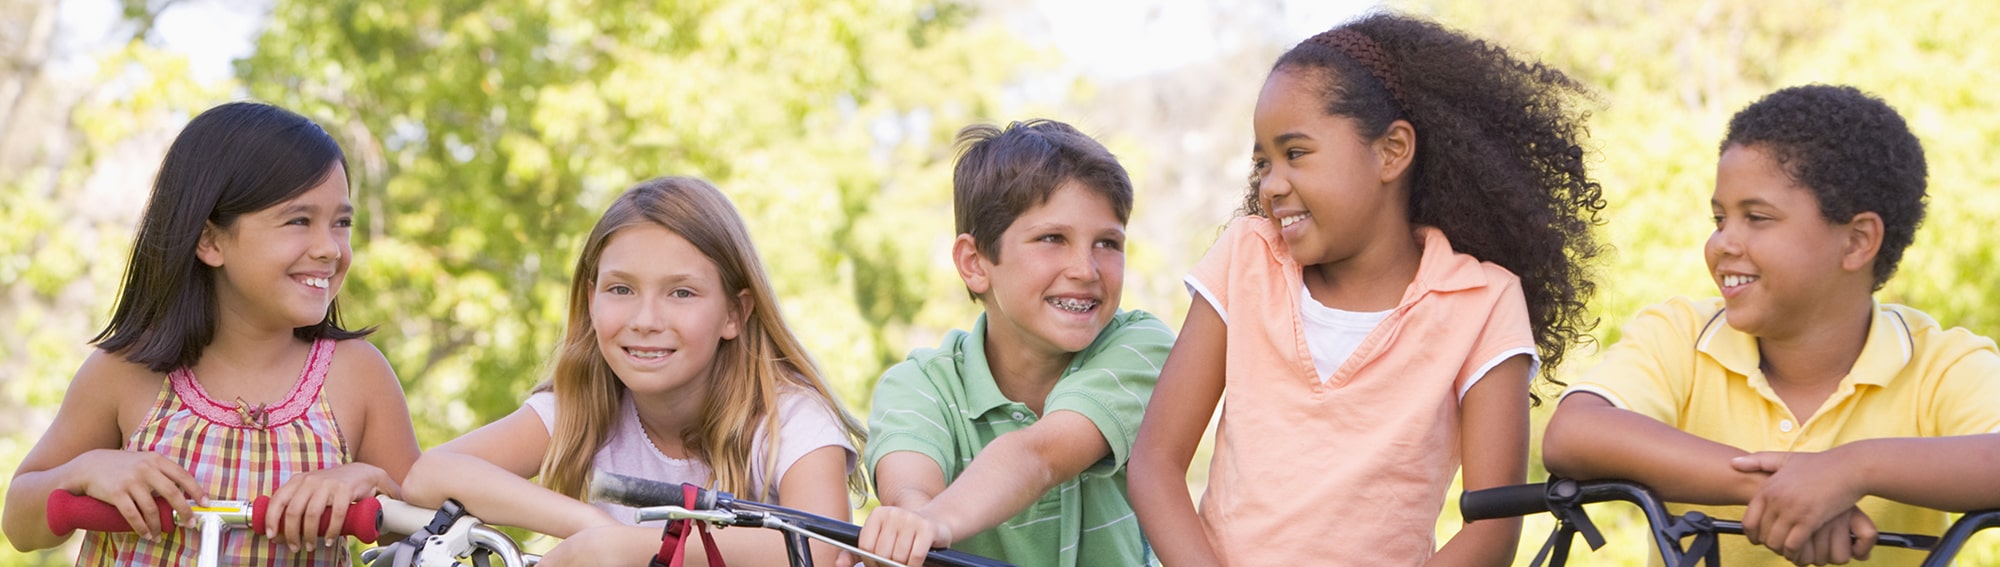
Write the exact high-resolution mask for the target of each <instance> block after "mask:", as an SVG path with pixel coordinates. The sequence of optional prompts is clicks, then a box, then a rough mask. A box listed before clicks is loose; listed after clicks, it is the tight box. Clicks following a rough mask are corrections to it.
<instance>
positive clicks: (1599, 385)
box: [1563, 299, 1701, 427]
mask: <svg viewBox="0 0 2000 567" xmlns="http://www.w3.org/2000/svg"><path fill="white" fill-rule="evenodd" d="M1695 315H1696V314H1695V313H1694V310H1693V306H1692V305H1691V304H1689V303H1688V302H1687V301H1686V300H1682V299H1676V300H1674V301H1669V302H1667V303H1661V304H1657V305H1653V306H1650V307H1647V308H1646V309H1644V310H1642V311H1640V312H1639V314H1638V315H1637V316H1635V317H1633V318H1632V322H1630V323H1627V324H1626V325H1625V329H1624V337H1623V338H1620V339H1619V340H1618V342H1617V343H1616V344H1613V345H1611V348H1609V349H1606V351H1605V353H1604V361H1603V362H1601V363H1599V364H1598V365H1597V366H1596V367H1594V368H1591V369H1590V370H1589V371H1588V372H1585V373H1584V375H1583V377H1582V378H1581V379H1578V380H1577V381H1576V382H1575V383H1574V384H1572V385H1571V386H1570V387H1569V390H1568V391H1565V392H1563V396H1564V397H1568V396H1569V395H1570V394H1574V393H1577V392H1589V393H1592V394H1596V395H1598V396H1601V397H1603V398H1604V399H1606V400H1609V401H1610V402H1611V404H1612V405H1614V406H1617V407H1619V408H1622V409H1625V410H1629V411H1632V412H1635V413H1639V414H1641V415H1645V416H1647V417H1651V418H1653V419H1655V420H1658V421H1660V422H1662V423H1666V424H1668V425H1673V426H1675V427H1680V425H1679V423H1680V417H1681V416H1680V408H1681V407H1682V406H1684V405H1685V404H1684V403H1683V402H1684V401H1685V400H1686V399H1687V397H1688V396H1689V394H1690V393H1689V384H1690V383H1692V382H1693V380H1694V368H1693V365H1692V361H1693V359H1694V356H1695V344H1694V341H1695V337H1696V335H1697V334H1698V333H1699V331H1700V328H1701V327H1700V323H1697V322H1695V321H1694V319H1695Z"/></svg>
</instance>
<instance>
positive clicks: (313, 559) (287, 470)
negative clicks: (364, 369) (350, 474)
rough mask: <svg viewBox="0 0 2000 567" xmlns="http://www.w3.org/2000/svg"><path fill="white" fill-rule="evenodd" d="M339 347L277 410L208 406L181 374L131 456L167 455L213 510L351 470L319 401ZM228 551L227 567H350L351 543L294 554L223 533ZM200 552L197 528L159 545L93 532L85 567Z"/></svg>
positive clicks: (321, 351)
mask: <svg viewBox="0 0 2000 567" xmlns="http://www.w3.org/2000/svg"><path fill="white" fill-rule="evenodd" d="M333 346H334V341H333V340H331V339H320V340H318V341H315V342H314V343H313V345H312V352H311V354H309V355H307V356H306V365H305V370H304V371H303V372H301V375H300V376H299V379H298V382H297V384H296V385H294V386H293V387H292V390H291V392H289V393H287V394H286V395H285V398H284V400H282V401H280V402H278V403H276V404H272V405H270V406H248V405H246V404H243V403H241V401H242V400H240V399H239V400H237V402H235V403H232V402H217V401H215V400H212V399H209V397H208V392H206V391H204V390H203V389H202V387H201V383H200V382H196V381H195V377H194V372H193V371H192V370H190V369H187V368H180V369H177V370H174V371H173V372H170V373H168V374H167V380H166V384H165V385H163V386H162V387H161V388H160V396H159V400H158V401H156V402H154V403H153V408H152V409H151V410H150V411H148V412H147V414H146V421H145V424H144V425H142V426H140V427H139V430H138V431H135V432H133V433H132V438H131V439H130V440H129V441H127V442H126V444H125V449H127V450H131V451H151V452H154V453H159V454H161V455H164V456H166V457H167V458H168V459H172V460H173V461H174V462H176V463H180V465H181V466H183V467H186V468H187V470H188V472H190V473H193V474H194V478H195V481H196V482H199V483H201V485H202V487H203V488H204V489H206V490H207V491H208V498H209V499H211V500H245V501H248V500H252V499H255V498H256V497H258V496H268V495H270V494H271V493H273V492H276V491H277V490H278V486H279V485H280V484H282V483H284V482H285V480H286V479H289V478H291V477H292V475H294V474H298V473H303V472H309V471H315V470H319V469H325V468H332V467H336V466H340V465H342V464H345V463H347V462H348V453H347V445H346V443H345V441H344V440H343V439H344V438H342V437H341V435H340V427H339V425H338V424H335V423H334V421H333V411H332V409H331V408H329V407H328V406H327V404H326V400H325V399H324V398H322V397H321V396H320V387H321V386H322V385H324V384H325V383H326V370H327V366H328V365H329V364H331V363H332V361H333ZM246 406H247V407H246ZM221 542H222V550H221V553H220V555H219V558H220V559H221V561H220V563H221V564H223V565H346V564H347V563H348V554H347V545H345V543H336V544H335V545H334V547H332V548H326V547H310V548H307V549H305V550H303V551H298V552H296V553H293V552H292V551H294V550H289V549H283V548H280V546H279V545H278V543H277V542H276V541H274V540H272V539H270V538H266V537H264V536H263V535H262V534H255V533H251V531H250V530H248V529H227V530H224V532H223V534H222V539H221ZM200 547H201V531H200V530H199V529H198V528H179V529H173V530H168V531H166V532H164V533H162V534H161V535H160V538H159V541H157V542H152V541H146V540H144V539H140V538H139V537H138V536H137V535H135V534H132V533H107V532H90V533H89V535H88V536H86V538H85V539H84V542H83V553H82V554H80V555H78V556H77V565H92V566H109V565H194V564H195V562H196V560H197V559H198V558H199V557H200V552H201V550H200Z"/></svg>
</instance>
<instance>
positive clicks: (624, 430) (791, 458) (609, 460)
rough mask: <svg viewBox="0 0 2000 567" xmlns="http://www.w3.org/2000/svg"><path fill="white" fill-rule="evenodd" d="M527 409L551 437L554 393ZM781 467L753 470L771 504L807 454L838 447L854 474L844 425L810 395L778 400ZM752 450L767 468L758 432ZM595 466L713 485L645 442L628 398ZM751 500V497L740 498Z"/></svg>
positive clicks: (689, 462) (531, 399)
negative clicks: (773, 472) (769, 472)
mask: <svg viewBox="0 0 2000 567" xmlns="http://www.w3.org/2000/svg"><path fill="white" fill-rule="evenodd" d="M527 406H528V407H529V408H531V409H534V410H535V414H536V415H539V416H541V418H542V426H543V427H547V428H548V430H549V432H550V433H554V432H555V429H556V425H555V424H556V395H555V393H554V392H538V393H536V394H534V395H532V396H528V402H527ZM778 424H779V425H778V463H777V473H778V474H777V476H776V477H774V478H766V477H765V474H764V467H761V466H756V467H751V468H750V483H751V484H753V485H756V486H761V487H764V492H765V494H768V495H769V496H768V497H766V498H764V499H763V500H764V501H767V502H777V501H778V484H779V483H780V482H782V481H783V480H784V477H785V471H786V470H788V469H790V468H791V467H792V463H796V462H798V460H799V459H800V458H801V457H804V456H806V453H811V452H812V451H813V450H814V449H818V448H820V447H826V446H837V447H840V448H841V449H842V450H844V451H846V453H847V470H849V471H852V470H854V463H855V453H854V444H853V443H850V442H849V441H848V440H847V434H846V430H845V429H843V428H842V427H841V424H840V419H839V418H837V417H835V416H834V414H833V412H832V411H830V410H828V409H827V407H826V406H825V405H824V404H821V403H819V401H818V400H817V399H815V398H814V397H813V396H812V395H811V394H809V393H806V392H804V391H800V390H797V389H788V390H784V391H783V392H782V393H780V394H779V395H778ZM754 439H755V441H753V442H752V444H751V448H750V456H751V461H750V462H753V463H762V462H764V455H765V451H766V450H768V448H767V447H765V446H764V435H763V432H761V431H759V432H758V434H757V436H756V437H755V438H754ZM592 466H594V467H596V469H597V470H601V471H605V472H613V473H618V474H622V475H625V476H631V477H637V478H644V479H650V480H657V481H662V482H671V483H682V482H690V483H694V484H696V485H700V486H708V485H709V468H708V465H707V464H705V463H702V462H701V461H698V460H694V459H676V458H673V457H669V456H666V455H665V454H663V453H661V452H660V450H659V448H657V447H654V446H653V442H652V441H650V440H648V439H646V433H645V429H643V428H641V427H640V426H639V413H638V410H637V408H635V407H633V405H632V397H631V396H625V401H624V403H621V404H619V406H618V421H617V423H615V424H613V425H612V430H611V438H610V439H609V440H607V441H606V442H605V443H604V448H603V449H599V450H598V451H597V456H596V458H595V461H594V462H593V463H592ZM737 496H738V497H741V498H745V499H749V498H751V495H747V494H739V495H737ZM591 504H592V505H594V506H597V507H598V508H600V509H603V510H604V511H605V512H608V513H610V514H611V517H613V518H617V519H618V520H619V521H622V522H626V523H632V520H633V511H632V508H630V507H626V506H620V505H617V504H612V503H609V502H592V503H591ZM664 523H665V521H660V522H649V523H647V524H646V525H663V524H664Z"/></svg>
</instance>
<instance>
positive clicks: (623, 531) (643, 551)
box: [536, 524, 701, 567]
mask: <svg viewBox="0 0 2000 567" xmlns="http://www.w3.org/2000/svg"><path fill="white" fill-rule="evenodd" d="M681 543H682V544H683V545H685V544H688V543H693V544H694V547H692V548H689V553H701V542H700V541H699V540H698V539H696V540H683V541H682V542H681ZM659 551H660V529H659V528H647V527H639V526H626V525H619V524H611V525H603V526H597V527H593V528H588V529H585V530H583V531H580V532H576V533H575V534H574V535H571V536H569V538H568V539H564V540H563V541H562V543H560V544H556V547H555V549H551V550H549V552H548V553H547V554H544V555H542V559H541V561H540V562H538V563H536V565H541V566H543V567H563V566H565V565H606V566H616V565H635V566H640V567H644V566H645V565H647V564H648V563H649V562H650V561H651V560H652V558H653V554H656V553H659Z"/></svg>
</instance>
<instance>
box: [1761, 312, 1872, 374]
mask: <svg viewBox="0 0 2000 567" xmlns="http://www.w3.org/2000/svg"><path fill="white" fill-rule="evenodd" d="M1822 305H1823V307H1822V308H1821V309H1818V310H1817V311H1816V312H1814V313H1810V314H1801V316H1799V317H1796V319H1797V322H1798V324H1796V325H1793V326H1792V328H1794V329H1797V332H1794V333H1786V334H1782V335H1779V334H1772V335H1765V336H1759V337H1757V350H1758V352H1759V354H1760V355H1761V356H1762V359H1763V360H1762V362H1761V364H1762V366H1763V369H1764V373H1765V375H1766V376H1765V377H1766V378H1767V379H1768V380H1770V381H1771V382H1772V384H1773V385H1774V386H1777V385H1792V386H1810V385H1822V384H1825V385H1830V384H1837V383H1839V382H1840V380H1841V379H1842V378H1846V377H1847V373H1848V371H1849V370H1852V369H1853V368H1854V361H1855V360H1858V359H1860V358H1861V348H1862V347H1863V346H1865V345H1866V344H1867V343H1868V329H1869V327H1870V326H1871V325H1872V324H1873V323H1874V321H1875V302H1874V301H1873V300H1872V299H1870V298H1869V297H1868V296H1866V295H1863V296H1859V298H1858V300H1856V301H1847V302H1830V303H1826V304H1822Z"/></svg>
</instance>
